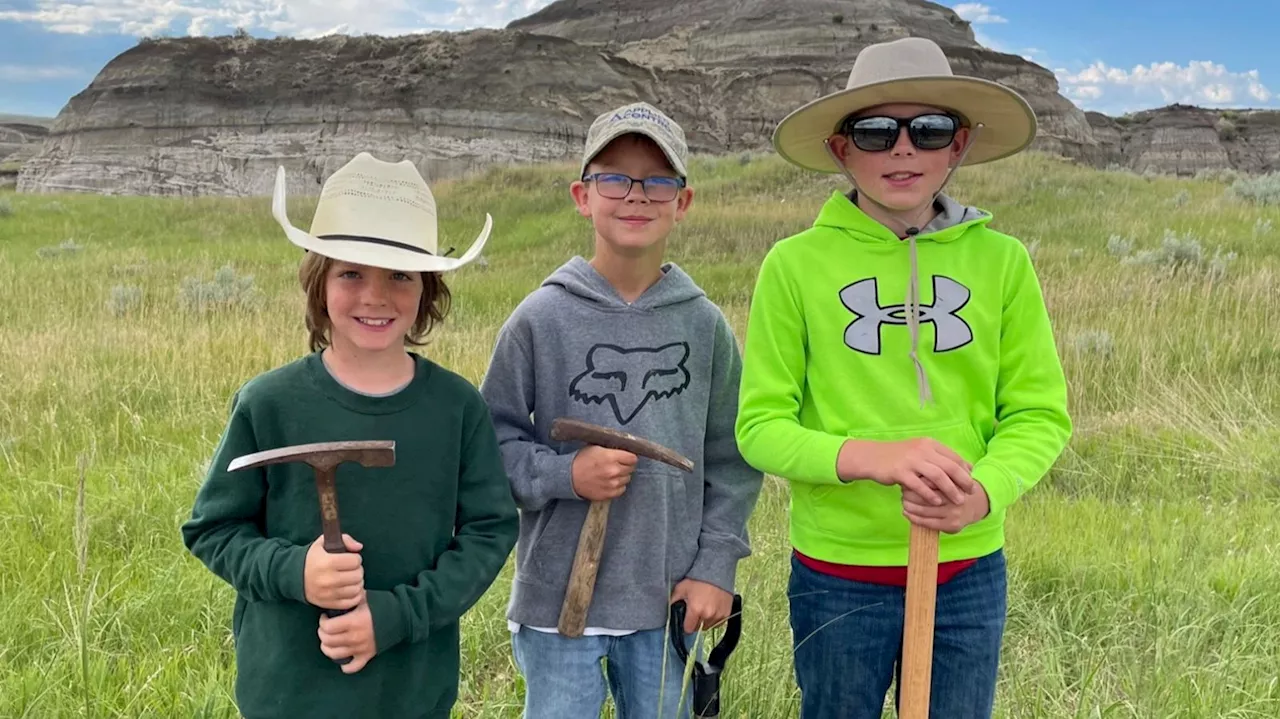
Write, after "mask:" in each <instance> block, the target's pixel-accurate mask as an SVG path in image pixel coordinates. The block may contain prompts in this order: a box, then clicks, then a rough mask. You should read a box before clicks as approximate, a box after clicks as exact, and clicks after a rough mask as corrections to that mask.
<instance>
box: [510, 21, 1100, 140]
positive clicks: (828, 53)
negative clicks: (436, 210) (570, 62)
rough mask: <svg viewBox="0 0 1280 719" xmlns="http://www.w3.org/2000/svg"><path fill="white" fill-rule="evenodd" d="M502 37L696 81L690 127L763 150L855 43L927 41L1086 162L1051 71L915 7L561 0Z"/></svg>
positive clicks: (1070, 109) (1072, 111) (1077, 125)
mask: <svg viewBox="0 0 1280 719" xmlns="http://www.w3.org/2000/svg"><path fill="white" fill-rule="evenodd" d="M509 27H511V28H513V29H519V30H524V31H527V32H534V33H540V34H547V35H556V36H559V37H564V38H567V39H570V40H573V41H575V42H578V43H584V44H592V45H595V46H597V47H599V48H601V50H602V51H603V52H607V53H610V54H613V55H616V56H618V57H622V58H625V59H627V60H630V61H631V62H634V63H636V64H639V65H644V66H647V67H652V68H654V69H656V70H658V71H685V72H696V73H698V74H699V76H700V78H701V79H700V82H699V84H700V85H701V86H702V87H701V89H700V92H701V96H702V97H705V98H706V99H705V100H704V104H705V105H706V106H707V108H706V110H707V111H706V112H705V116H701V117H695V118H694V119H693V121H694V122H695V123H701V124H702V125H704V126H706V129H707V131H709V132H711V133H712V134H714V135H715V136H716V137H717V138H722V140H723V143H724V147H725V149H727V150H732V149H739V148H744V147H750V148H754V147H764V146H767V144H768V140H769V135H770V133H772V131H773V126H774V125H775V124H776V123H777V121H778V120H780V119H782V117H784V116H785V115H786V113H787V112H789V111H791V110H793V109H795V108H796V107H798V106H799V105H800V104H802V103H804V102H807V101H808V100H812V99H815V98H817V97H820V96H821V95H824V94H826V93H829V92H833V91H835V90H839V89H841V88H843V87H844V85H845V82H846V80H847V79H848V75H849V69H850V67H851V66H852V64H853V60H854V57H855V56H856V55H857V53H858V51H859V50H861V49H862V48H863V47H865V46H866V45H869V44H871V43H876V42H883V41H886V40H895V39H897V38H901V37H907V36H909V35H915V36H921V37H927V38H930V39H932V40H934V41H935V42H937V43H938V44H939V45H940V46H942V48H943V51H944V52H945V53H946V54H947V56H948V58H949V59H950V60H951V64H952V68H953V69H954V71H955V72H957V73H961V74H970V75H976V76H978V77H983V78H986V79H989V80H995V81H996V82H1000V83H1003V84H1005V85H1008V86H1009V87H1012V88H1014V89H1016V90H1018V91H1019V92H1021V93H1022V94H1023V95H1024V96H1025V97H1026V98H1027V100H1028V102H1030V103H1031V105H1032V107H1033V108H1035V110H1036V114H1037V116H1038V118H1039V120H1040V136H1039V139H1038V140H1037V143H1036V147H1037V148H1039V149H1043V150H1046V151H1050V152H1056V153H1060V154H1065V155H1068V156H1072V157H1089V156H1092V155H1094V154H1096V152H1097V148H1096V145H1095V143H1094V141H1093V138H1092V133H1091V130H1090V127H1089V123H1088V121H1087V120H1086V119H1085V116H1084V113H1083V112H1081V111H1080V109H1079V108H1077V107H1076V106H1075V105H1073V104H1071V102H1070V101H1068V100H1067V99H1066V98H1065V97H1063V96H1061V95H1060V94H1059V93H1058V81H1057V78H1055V77H1054V75H1053V73H1051V72H1050V71H1048V70H1046V69H1044V68H1042V67H1040V66H1039V65H1035V64H1034V63H1031V62H1028V61H1027V60H1025V59H1023V58H1022V57H1020V56H1017V55H1008V54H1004V53H999V52H994V51H992V50H988V49H986V48H983V47H982V46H980V45H979V44H978V43H977V41H976V40H975V38H974V34H973V30H972V29H971V28H970V26H969V23H968V22H966V21H965V20H963V19H961V18H960V17H959V16H958V15H956V14H955V12H953V11H952V10H950V9H949V8H945V7H942V6H940V5H936V4H934V3H931V2H926V1H925V0H860V1H859V2H849V1H848V0H802V1H799V2H796V1H788V2H777V0H699V1H697V2H687V3H672V2H670V1H669V0H561V2H557V3H553V4H551V5H548V6H547V7H546V8H544V9H543V10H541V11H539V12H537V13H534V14H533V15H530V16H529V17H527V18H524V19H522V20H518V21H516V22H513V23H511V25H510V26H509Z"/></svg>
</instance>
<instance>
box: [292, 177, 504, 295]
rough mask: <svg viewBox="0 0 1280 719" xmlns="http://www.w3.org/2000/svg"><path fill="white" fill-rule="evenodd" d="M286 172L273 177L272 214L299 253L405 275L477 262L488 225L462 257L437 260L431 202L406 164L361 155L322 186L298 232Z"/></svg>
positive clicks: (490, 223)
mask: <svg viewBox="0 0 1280 719" xmlns="http://www.w3.org/2000/svg"><path fill="white" fill-rule="evenodd" d="M285 189H286V188H285V171H284V167H281V168H280V169H279V170H277V172H276V187H275V196H274V197H273V198H272V201H271V214H272V215H273V216H274V217H275V219H276V222H278V223H280V226H281V227H282V228H284V233H285V236H287V237H288V238H289V241H290V242H292V243H293V244H295V245H297V246H298V247H301V248H303V249H305V250H308V251H311V252H315V253H316V254H318V255H324V256H325V257H329V258H332V259H335V260H342V261H344V262H352V263H356V264H361V265H370V266H372V267H382V268H385V269H388V270H400V271H403V272H448V271H449V270H456V269H458V268H459V267H462V266H463V265H465V264H467V263H469V262H471V261H472V260H474V259H475V258H476V257H479V255H480V250H481V249H483V248H484V245H485V242H487V241H488V240H489V231H490V230H491V229H492V227H493V218H492V217H490V216H489V214H488V213H486V214H485V216H484V228H483V229H481V230H480V234H479V236H477V237H476V239H475V240H474V241H473V242H472V244H471V248H470V249H468V250H467V251H466V253H465V254H463V255H462V256H461V257H444V256H442V255H441V254H440V251H439V243H438V237H437V220H436V200H435V196H434V195H432V194H431V188H430V187H428V186H427V183H426V181H425V180H423V179H422V175H421V174H419V173H418V168H416V167H414V165H413V163H412V162H410V161H408V160H401V161H400V162H394V163H393V162H386V161H383V160H379V159H377V158H375V157H374V156H373V155H371V154H369V153H367V152H362V153H360V154H358V155H356V156H355V157H354V158H353V159H352V160H351V161H350V162H348V163H347V164H346V165H343V166H342V167H341V168H339V169H338V170H337V171H336V172H334V173H333V174H332V175H330V176H329V179H328V180H325V183H324V187H323V188H322V189H321V190H320V199H319V201H318V203H317V205H316V212H315V215H314V217H313V218H312V220H311V229H310V231H309V232H304V231H302V230H300V229H298V228H297V227H294V226H293V224H292V223H290V222H289V217H288V215H287V213H286V212H285V199H286V198H285Z"/></svg>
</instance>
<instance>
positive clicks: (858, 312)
mask: <svg viewBox="0 0 1280 719" xmlns="http://www.w3.org/2000/svg"><path fill="white" fill-rule="evenodd" d="M1035 130H1036V121H1035V116H1034V114H1033V113H1032V111H1031V108H1030V107H1029V106H1028V105H1027V103H1026V102H1025V101H1024V100H1023V99H1022V98H1021V97H1019V96H1018V95H1017V94H1016V93H1015V92H1013V91H1011V90H1009V89H1007V88H1005V87H1003V86H1001V85H998V84H996V83H993V82H988V81H985V80H981V79H977V78H971V77H961V76H956V75H953V74H952V71H951V67H950V64H949V62H948V61H947V58H946V56H945V55H944V54H943V52H942V50H941V48H939V47H938V46H937V45H936V44H935V43H933V42H931V41H929V40H926V39H922V38H905V39H902V40H896V41H893V42H887V43H882V44H877V45H871V46H869V47H867V48H866V49H864V50H863V51H862V52H861V53H860V54H859V55H858V57H857V59H856V61H855V62H854V66H853V69H852V71H851V73H850V75H849V80H848V86H847V87H846V89H844V90H842V91H839V92H835V93H833V94H831V95H828V96H826V97H823V98H820V99H818V100H815V101H813V102H811V103H809V104H807V105H805V106H804V107H801V108H800V109H798V110H796V111H795V112H793V113H791V114H790V115H789V116H787V117H786V118H785V119H784V120H783V121H782V122H781V123H780V124H779V126H778V128H777V130H776V131H775V134H774V144H775V147H776V148H777V150H778V152H779V154H781V155H782V156H783V157H784V158H786V159H787V160H788V161H790V162H792V163H794V164H796V165H798V166H800V167H803V168H806V169H809V170H813V171H815V172H832V173H834V172H840V173H843V174H844V175H845V177H847V178H848V179H849V181H850V182H851V183H852V184H853V191H851V192H849V193H848V194H844V193H841V192H839V191H837V192H834V193H832V195H831V196H830V197H829V198H828V199H827V201H826V202H825V204H824V205H823V207H822V209H821V211H820V212H819V213H818V217H817V219H816V220H815V222H814V223H813V226H812V227H811V228H809V229H806V230H804V231H802V232H799V233H798V234H796V235H794V236H792V237H789V238H786V239H783V240H781V241H780V242H778V243H777V244H776V245H775V246H774V247H773V248H772V249H771V250H770V251H769V253H768V254H767V256H766V257H765V259H764V261H763V263H762V265H761V268H760V271H759V276H758V279H757V284H756V288H755V293H754V296H753V299H752V304H751V310H750V315H749V320H748V326H747V333H746V343H745V344H746V348H745V351H744V369H743V378H742V392H741V403H740V410H739V415H738V423H737V439H738V443H739V447H740V448H741V450H742V453H743V455H744V456H745V457H746V458H747V460H748V461H749V462H750V463H751V464H752V465H753V466H755V467H757V468H759V469H761V470H763V471H765V472H768V473H770V474H774V475H777V476H779V477H781V478H784V479H786V480H788V481H789V483H790V486H791V515H790V516H791V527H790V537H791V541H792V544H793V549H794V551H793V554H792V559H791V569H792V573H791V578H790V586H789V592H788V594H789V597H790V613H791V626H792V631H793V641H794V651H795V658H794V662H795V672H796V680H797V683H798V685H799V687H800V690H801V694H802V710H801V711H802V716H803V717H804V719H825V718H826V717H841V718H842V719H860V718H864V717H865V718H866V719H872V718H878V717H879V716H880V715H881V710H882V706H883V703H884V698H885V694H886V692H887V691H888V689H889V687H890V685H891V683H892V680H893V679H894V675H895V669H896V667H897V664H898V663H899V661H900V651H901V645H902V634H903V613H904V587H905V583H906V564H907V548H908V536H909V534H910V532H909V528H910V524H911V523H915V524H918V525H922V526H924V527H928V528H932V529H935V530H938V531H939V532H941V533H942V534H941V536H940V542H939V545H940V548H939V562H940V565H939V571H938V577H939V584H940V586H939V587H938V593H937V605H936V612H937V614H936V635H935V641H934V655H933V669H932V688H931V697H932V698H931V703H932V714H931V716H935V717H947V719H966V718H968V717H987V716H989V715H990V714H991V711H992V705H993V700H994V694H995V686H996V673H997V667H998V664H999V655H1000V645H1001V639H1002V635H1003V631H1004V622H1005V609H1006V585H1005V558H1004V554H1003V550H1002V547H1003V545H1004V519H1005V514H1006V512H1007V511H1008V509H1009V507H1010V506H1011V505H1012V504H1013V503H1014V502H1015V501H1017V500H1018V498H1019V497H1021V496H1022V495H1023V494H1024V493H1026V492H1027V491H1028V490H1030V489H1031V488H1032V487H1033V486H1035V484H1036V483H1037V482H1038V481H1039V480H1040V478H1041V477H1043V476H1044V475H1045V474H1046V473H1047V472H1048V470H1049V468H1050V467H1051V465H1052V464H1053V463H1054V462H1055V461H1056V459H1057V457H1058V456H1059V454H1060V453H1061V451H1062V450H1063V448H1064V447H1065V445H1066V443H1067V440H1068V438H1069V436H1070V433H1071V429H1072V427H1071V420H1070V418H1069V416H1068V414H1067V392H1066V384H1065V379H1064V376H1063V372H1062V369H1061V365H1060V363H1059V359H1058V355H1057V351H1056V348H1055V343H1054V337H1053V331H1052V327H1051V325H1050V321H1049V316H1048V313H1047V312H1046V309H1045V303H1044V301H1043V298H1042V294H1041V289H1040V285H1039V282H1038V279H1037V277H1036V273H1035V270H1034V269H1033V267H1032V264H1031V260H1030V258H1029V256H1028V253H1027V251H1026V249H1025V248H1024V247H1023V245H1022V244H1021V243H1020V242H1019V241H1017V240H1016V239H1014V238H1012V237H1010V236H1008V235H1005V234H1002V233H1000V232H997V231H996V230H994V229H992V228H991V226H990V223H991V220H992V216H991V214H990V213H988V212H986V211H983V210H980V209H978V208H976V207H968V206H965V205H962V204H960V203H958V202H956V201H955V200H954V199H952V198H951V197H949V196H947V195H945V194H943V192H942V189H943V187H944V186H945V184H946V182H947V180H948V179H949V178H950V176H951V172H953V171H954V170H955V168H956V167H958V166H960V165H962V164H968V165H973V164H977V163H981V162H990V161H993V160H997V159H1000V158H1004V157H1008V156H1009V155H1012V154H1014V153H1016V152H1018V151H1020V150H1022V149H1024V148H1026V147H1027V146H1028V145H1029V144H1030V143H1031V141H1032V140H1033V138H1034V137H1035Z"/></svg>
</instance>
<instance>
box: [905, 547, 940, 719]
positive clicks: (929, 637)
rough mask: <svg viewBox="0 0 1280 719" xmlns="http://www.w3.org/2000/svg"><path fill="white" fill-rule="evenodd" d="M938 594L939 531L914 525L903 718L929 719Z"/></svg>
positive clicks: (908, 589)
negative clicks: (934, 627)
mask: <svg viewBox="0 0 1280 719" xmlns="http://www.w3.org/2000/svg"><path fill="white" fill-rule="evenodd" d="M937 597H938V530H936V529H928V528H926V527H921V526H918V525H916V524H912V525H911V540H910V545H909V547H908V550H907V606H906V616H905V618H904V620H905V621H904V622H903V626H902V674H901V676H900V677H899V679H898V690H899V704H900V706H899V709H898V716H899V718H900V719H928V717H929V682H930V681H931V679H932V676H933V618H934V609H935V608H936V601H937Z"/></svg>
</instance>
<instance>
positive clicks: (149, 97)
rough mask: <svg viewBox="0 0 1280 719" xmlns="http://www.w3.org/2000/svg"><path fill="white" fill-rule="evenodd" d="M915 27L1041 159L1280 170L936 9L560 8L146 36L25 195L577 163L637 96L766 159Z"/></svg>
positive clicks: (1275, 130) (1257, 141) (811, 3)
mask: <svg viewBox="0 0 1280 719" xmlns="http://www.w3.org/2000/svg"><path fill="white" fill-rule="evenodd" d="M907 35H916V36H923V37H928V38H931V39H933V40H934V41H936V42H938V43H939V44H940V45H941V46H942V47H943V49H944V51H945V52H946V53H947V55H948V57H949V58H950V59H951V62H952V65H953V67H954V68H955V70H956V72H958V73H965V74H973V75H977V76H979V77H984V78H987V79H991V80H995V81H997V82H1000V83H1004V84H1006V85H1008V86H1010V87H1013V88H1015V89H1017V90H1018V91H1020V92H1022V93H1023V94H1024V96H1025V97H1026V98H1027V99H1028V101H1029V102H1030V103H1031V104H1032V106H1033V107H1034V108H1035V110H1036V113H1037V114H1038V116H1039V119H1040V133H1039V136H1038V138H1037V140H1036V143H1035V148H1036V149H1039V150H1043V151H1045V152H1051V153H1055V154H1058V155H1063V156H1066V157H1069V158H1073V159H1075V160H1077V161H1079V162H1081V163H1085V164H1088V165H1092V166H1096V167H1114V166H1120V167H1125V168H1128V169H1131V170H1133V171H1136V172H1140V173H1144V172H1156V173H1163V174H1179V175H1191V174H1195V173H1197V172H1200V171H1204V170H1227V169H1230V170H1236V171H1239V172H1245V173H1258V172H1268V171H1272V170H1277V169H1280V113H1277V112H1274V111H1271V112H1268V111H1243V110H1242V111H1210V110H1204V109H1199V108H1195V107H1185V106H1170V107H1166V108H1161V109H1158V110H1152V111H1149V112H1143V113H1138V114H1135V115H1132V116H1126V117H1122V118H1111V117H1107V116H1104V115H1100V114H1097V113H1086V112H1084V111H1082V110H1081V109H1080V108H1078V107H1076V106H1075V105H1074V104H1072V103H1071V102H1070V101H1069V100H1067V99H1066V98H1065V97H1064V96H1063V95H1062V94H1061V93H1060V92H1059V87H1058V83H1057V80H1056V78H1055V77H1054V75H1053V73H1052V72H1050V71H1049V70H1048V69H1046V68H1043V67H1040V66H1039V65H1036V64H1034V63H1032V62H1029V61H1027V60H1026V59H1024V58H1022V57H1020V56H1017V55H1010V54H1005V53H1000V52H995V51H993V50H990V49H987V48H984V47H982V46H981V45H979V44H978V42H977V41H976V40H975V37H974V33H973V30H972V28H971V27H970V25H969V23H968V22H966V21H965V20H963V19H961V18H960V17H959V16H958V15H956V13H955V12H954V11H952V10H951V9H949V8H946V7H943V6H941V5H936V4H934V3H930V2H925V0H787V1H786V2H778V0H683V1H681V2H674V1H673V0H621V1H619V0H560V2H556V3H553V4H551V5H548V6H547V7H546V8H544V9H542V10H541V11H539V12H536V13H534V14H532V15H530V16H528V17H525V18H523V19H520V20H517V21H515V22H513V23H511V24H510V25H509V26H508V27H506V28H504V29H500V30H495V29H484V30H473V31H466V32H433V33H426V34H419V35H411V36H400V37H379V36H360V37H349V36H329V37H324V38H319V39H311V40H297V39H287V38H281V39H269V40H260V39H254V38H251V37H249V36H247V35H244V34H242V33H238V34H237V35H235V36H224V37H215V38H181V39H147V40H143V41H142V42H140V43H139V44H138V45H137V46H135V47H133V48H132V49H130V50H128V51H126V52H124V53H122V54H120V55H119V56H117V57H116V58H114V59H113V60H112V61H111V62H109V63H108V64H107V65H106V66H105V67H103V68H102V70H101V71H100V72H99V73H98V75H97V76H96V77H95V78H94V80H93V81H92V82H91V83H90V84H89V85H88V87H86V88H85V89H84V90H83V91H81V92H80V93H79V94H77V95H76V96H74V97H73V98H71V100H70V101H69V102H68V103H67V105H66V106H65V107H64V108H63V110H62V111H61V113H59V115H58V117H57V118H56V120H55V121H54V123H53V125H52V128H51V129H50V130H49V131H48V134H47V135H44V134H42V133H40V132H38V131H31V130H30V128H28V129H27V130H26V131H22V132H23V137H24V138H28V139H29V141H30V142H29V144H28V145H27V146H26V147H25V148H24V149H22V150H21V163H20V170H19V171H18V178H17V185H18V190H19V191H21V192H68V191H78V192H98V193H109V194H156V195H264V194H269V193H270V191H271V186H272V183H273V181H274V176H275V170H276V167H277V166H278V165H280V164H283V165H285V166H286V167H287V168H288V169H289V178H290V182H291V188H290V191H291V193H294V194H314V193H316V192H318V191H319V188H320V186H321V184H322V182H323V180H324V178H325V177H327V176H328V174H329V173H330V172H332V171H333V170H335V169H337V168H338V167H339V166H340V165H342V164H343V163H344V162H346V161H347V160H348V159H350V157H351V156H352V155H353V154H355V153H356V152H359V151H361V150H370V151H372V152H374V153H375V154H377V155H378V156H380V157H383V158H384V159H401V158H408V159H410V160H412V161H414V162H415V163H416V164H417V165H418V167H419V169H420V171H421V172H422V173H423V175H424V176H425V177H427V179H428V180H429V181H434V180H437V179H441V178H446V177H455V176H460V175H463V174H467V173H470V172H472V171H475V170H480V169H483V168H485V167H488V166H490V165H493V164H498V163H512V162H516V163H523V162H541V161H555V160H564V159H568V158H572V157H574V156H575V155H577V153H579V152H580V150H581V144H582V139H583V138H582V136H583V133H584V132H585V130H586V126H587V125H588V124H589V123H590V121H591V119H592V118H594V117H595V116H596V115H597V114H598V113H600V112H602V111H604V110H605V109H608V108H609V107H612V106H616V105H619V104H622V103H625V102H630V101H634V100H644V101H647V102H650V103H653V104H654V105H657V106H659V107H661V108H663V109H664V110H665V111H666V112H668V113H670V114H671V115H673V116H674V117H675V118H676V119H677V121H679V122H680V123H681V124H682V125H683V126H684V127H685V129H686V131H687V133H688V136H689V143H690V146H691V149H692V150H693V151H694V152H699V153H735V152H743V151H767V150H769V147H770V146H769V138H770V134H771V133H772V131H773V128H774V126H775V124H776V123H777V122H778V121H779V120H780V119H782V117H783V116H784V115H785V114H786V113H787V112H788V111H790V110H791V109H793V108H795V107H797V106H798V105H799V104H801V103H803V102H806V101H808V100H811V99H813V98H816V97H818V96H820V95H822V94H824V93H827V92H830V91H833V90H836V89H839V88H841V87H843V86H844V83H845V80H846V79H847V76H848V72H849V68H850V66H851V64H852V62H853V59H854V56H855V55H856V54H857V52H858V51H859V50H860V49H861V48H862V47H864V46H866V45H868V44H870V43H874V42H879V41H883V40H889V39H894V38H899V37H904V36H907ZM0 132H3V129H0ZM15 137H16V134H15ZM30 143H38V145H34V144H30ZM37 146H38V149H33V147H37ZM3 159H4V158H0V161H2V160H3Z"/></svg>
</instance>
